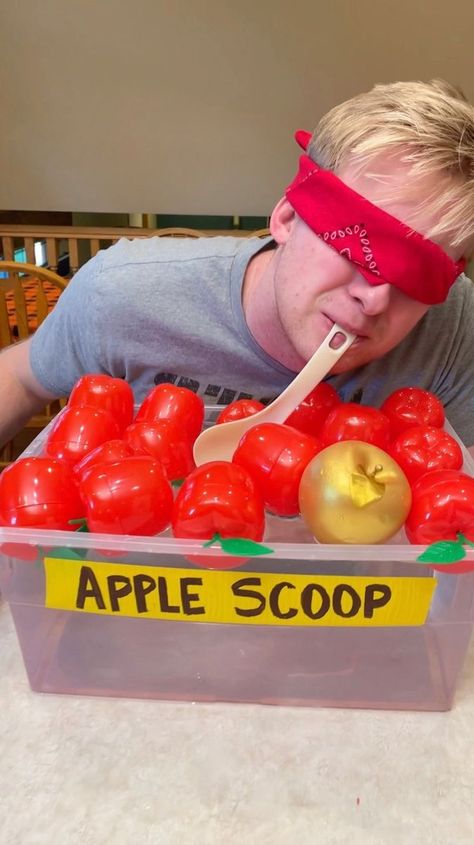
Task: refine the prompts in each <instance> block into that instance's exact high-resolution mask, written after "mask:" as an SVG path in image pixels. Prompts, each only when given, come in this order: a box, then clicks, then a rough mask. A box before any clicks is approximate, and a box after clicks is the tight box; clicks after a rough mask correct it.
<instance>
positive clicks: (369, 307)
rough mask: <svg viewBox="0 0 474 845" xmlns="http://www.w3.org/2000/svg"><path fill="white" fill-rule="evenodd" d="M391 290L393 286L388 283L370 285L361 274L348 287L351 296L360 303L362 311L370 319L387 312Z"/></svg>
mask: <svg viewBox="0 0 474 845" xmlns="http://www.w3.org/2000/svg"><path fill="white" fill-rule="evenodd" d="M391 290H392V286H391V285H390V284H389V283H388V282H383V283H382V284H380V285H370V284H369V282H368V281H367V279H364V277H363V276H361V275H360V274H358V275H357V278H356V279H353V281H351V282H350V284H349V286H348V291H349V293H350V295H351V296H352V297H353V299H356V300H357V301H358V302H359V303H360V305H361V308H362V311H363V312H364V314H367V316H369V317H375V316H376V315H377V314H382V313H383V312H384V311H386V309H387V308H388V305H389V303H390V296H391Z"/></svg>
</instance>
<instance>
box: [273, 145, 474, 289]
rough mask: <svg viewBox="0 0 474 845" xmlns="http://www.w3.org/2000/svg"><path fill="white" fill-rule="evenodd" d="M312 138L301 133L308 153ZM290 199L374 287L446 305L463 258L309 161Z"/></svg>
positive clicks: (290, 190)
mask: <svg viewBox="0 0 474 845" xmlns="http://www.w3.org/2000/svg"><path fill="white" fill-rule="evenodd" d="M310 138H311V135H310V133H306V132H297V133H296V139H297V141H298V143H299V144H300V146H302V147H303V149H306V147H307V145H308V143H309V140H310ZM286 198H287V200H288V202H289V203H290V205H291V206H292V207H293V208H294V210H295V211H296V212H297V214H298V215H299V216H300V217H301V219H302V220H304V222H305V223H306V224H307V225H308V226H309V227H310V228H311V229H312V230H313V232H315V234H316V235H318V237H319V238H321V239H322V240H323V241H325V243H327V244H328V246H331V247H332V248H333V249H335V250H336V252H339V254H340V255H343V256H344V257H345V258H347V259H348V260H349V261H351V262H352V264H355V265H357V267H358V268H359V271H360V272H361V273H362V275H363V276H364V277H365V278H366V279H367V281H368V282H369V283H370V284H371V285H380V284H383V283H384V282H389V283H390V284H391V285H395V286H396V287H397V288H399V289H400V290H402V291H403V293H405V294H407V296H410V297H411V298H412V299H416V300H418V301H419V302H424V303H426V304H427V305H436V304H437V303H440V302H444V300H445V299H446V297H447V295H448V293H449V289H450V287H451V285H452V284H453V283H454V282H455V281H456V279H457V277H458V276H459V274H460V273H462V271H463V270H464V267H465V265H466V262H465V260H464V259H463V260H461V261H458V262H454V261H452V259H451V258H450V257H449V256H448V255H447V254H446V253H445V252H444V251H443V250H442V249H441V247H439V246H437V244H435V243H434V242H433V241H430V240H428V239H427V238H424V237H423V236H422V235H420V234H419V233H418V232H414V231H413V230H412V229H410V228H409V227H408V226H406V225H405V224H404V223H402V222H401V221H400V220H397V219H396V217H392V215H390V214H388V213H387V212H386V211H383V210H382V209H381V208H378V207H377V206H376V205H373V203H371V202H369V200H367V199H365V197H363V196H361V195H360V194H358V193H356V191H353V190H352V189H351V188H349V187H348V186H347V185H345V184H344V182H341V180H340V179H338V177H337V176H335V174H334V173H332V172H331V171H329V170H323V169H322V168H321V167H319V166H318V165H317V164H315V162H314V161H313V160H312V159H310V158H309V157H308V156H305V155H303V156H301V158H300V166H299V172H298V174H297V176H296V177H295V179H294V180H293V182H292V183H291V185H290V186H289V187H288V188H287V190H286Z"/></svg>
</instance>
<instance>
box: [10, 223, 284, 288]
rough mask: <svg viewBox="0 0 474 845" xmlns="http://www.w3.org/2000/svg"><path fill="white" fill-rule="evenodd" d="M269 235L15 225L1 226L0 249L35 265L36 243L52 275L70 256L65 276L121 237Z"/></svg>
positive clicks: (263, 232)
mask: <svg viewBox="0 0 474 845" xmlns="http://www.w3.org/2000/svg"><path fill="white" fill-rule="evenodd" d="M266 234H268V229H259V230H258V232H248V231H244V230H241V229H232V230H230V231H227V230H223V231H219V230H215V229H214V230H211V231H206V230H197V229H183V228H172V229H140V228H118V227H117V228H108V227H103V228H89V227H86V226H84V227H79V226H78V227H69V226H18V225H5V224H2V225H0V239H1V249H0V254H1V256H2V257H3V260H4V261H13V260H14V257H15V252H16V251H17V250H19V249H24V250H25V258H24V260H25V261H27V262H28V263H30V264H36V259H35V243H36V242H38V241H41V242H43V243H44V244H45V245H46V264H47V266H48V267H49V268H50V269H51V270H54V272H58V265H59V263H60V257H61V255H67V256H69V272H68V276H72V275H73V274H74V273H75V272H76V271H77V270H78V268H79V267H81V266H82V265H83V264H85V262H86V261H88V260H89V258H91V257H92V256H94V255H95V254H96V253H97V252H98V251H99V250H100V249H105V248H106V247H108V246H110V245H111V244H113V243H115V242H116V241H118V240H120V238H150V237H153V236H155V235H156V236H158V237H200V236H202V235H207V236H217V235H234V236H236V237H249V236H250V235H257V236H259V237H262V236H264V235H266Z"/></svg>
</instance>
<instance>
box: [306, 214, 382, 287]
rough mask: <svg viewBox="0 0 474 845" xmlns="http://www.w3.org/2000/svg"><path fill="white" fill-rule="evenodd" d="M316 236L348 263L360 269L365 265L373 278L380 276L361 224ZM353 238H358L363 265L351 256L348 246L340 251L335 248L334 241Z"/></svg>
mask: <svg viewBox="0 0 474 845" xmlns="http://www.w3.org/2000/svg"><path fill="white" fill-rule="evenodd" d="M316 234H317V236H318V238H321V240H323V241H326V242H327V243H329V244H330V245H331V246H332V247H334V249H336V250H337V251H338V252H339V253H340V255H344V256H345V257H346V258H347V259H348V260H349V261H352V263H353V264H359V265H360V266H361V267H364V263H365V266H366V267H367V268H368V269H369V270H370V272H371V273H373V274H374V276H380V271H379V269H378V267H377V262H376V261H375V258H374V255H373V252H372V247H371V246H370V241H369V238H368V237H367V230H366V229H365V228H364V224H363V223H355V224H354V225H353V226H346V227H345V229H334V230H333V231H332V232H316ZM354 236H356V237H358V238H359V242H358V246H360V249H361V250H362V253H363V258H364V263H363V262H362V261H361V260H360V259H358V258H357V256H356V255H353V254H352V251H351V249H350V247H349V246H345V247H343V248H342V249H340V248H339V245H337V246H336V244H335V243H334V241H336V240H337V241H340V240H344V239H347V238H353V237H354Z"/></svg>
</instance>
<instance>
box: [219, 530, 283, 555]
mask: <svg viewBox="0 0 474 845" xmlns="http://www.w3.org/2000/svg"><path fill="white" fill-rule="evenodd" d="M214 543H220V546H221V548H222V551H224V552H226V553H227V554H229V555H237V557H257V555H270V554H272V553H273V549H270V548H269V547H268V546H264V545H262V543H255V542H254V540H248V539H247V538H246V537H221V536H220V534H214V536H213V537H211V539H210V540H208V541H207V542H206V543H203V547H204V548H205V549H206V548H208V547H209V546H212V545H214Z"/></svg>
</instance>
